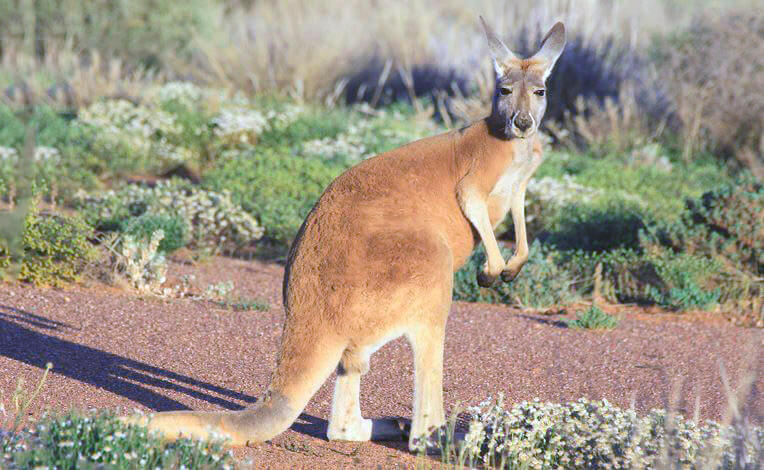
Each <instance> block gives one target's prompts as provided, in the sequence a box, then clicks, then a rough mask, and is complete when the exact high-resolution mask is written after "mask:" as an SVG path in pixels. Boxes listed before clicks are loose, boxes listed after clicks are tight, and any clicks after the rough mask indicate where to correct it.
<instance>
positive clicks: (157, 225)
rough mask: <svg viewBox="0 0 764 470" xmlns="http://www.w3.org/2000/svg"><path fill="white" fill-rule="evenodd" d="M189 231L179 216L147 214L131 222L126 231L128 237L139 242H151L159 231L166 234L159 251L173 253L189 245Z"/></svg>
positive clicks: (160, 243)
mask: <svg viewBox="0 0 764 470" xmlns="http://www.w3.org/2000/svg"><path fill="white" fill-rule="evenodd" d="M188 229H189V227H187V226H186V222H185V220H184V219H183V218H182V217H180V216H179V215H178V214H173V213H167V214H151V213H146V214H143V215H141V216H139V217H136V218H135V219H134V220H132V221H131V222H129V223H128V224H127V226H126V227H125V229H124V232H125V233H126V234H127V235H130V236H132V237H134V238H135V239H137V240H140V241H145V240H150V239H151V236H152V235H153V234H154V232H156V231H157V230H161V231H162V233H163V234H164V237H163V238H162V241H161V242H159V248H158V249H159V251H162V252H164V253H171V252H173V251H175V250H177V249H178V248H182V247H183V246H185V245H186V243H188Z"/></svg>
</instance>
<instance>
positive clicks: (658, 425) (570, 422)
mask: <svg viewBox="0 0 764 470" xmlns="http://www.w3.org/2000/svg"><path fill="white" fill-rule="evenodd" d="M469 412H470V414H471V418H470V425H469V432H468V433H467V434H466V436H465V439H464V441H463V442H459V443H456V442H454V440H453V438H452V436H453V430H454V429H453V428H454V427H455V425H454V424H450V425H449V428H448V429H447V431H446V433H445V434H442V435H441V436H442V437H441V439H440V441H439V442H437V447H438V448H439V449H440V450H441V458H442V459H443V462H445V463H450V464H456V466H458V467H461V466H466V467H468V468H475V467H486V468H502V469H505V468H506V469H525V468H541V469H552V468H587V469H604V468H704V469H707V468H708V469H710V468H713V469H729V468H741V469H742V468H760V466H761V459H762V455H761V448H762V445H764V429H762V428H761V427H759V426H752V425H749V424H747V421H744V420H740V421H738V422H736V423H735V424H734V425H733V426H725V425H721V424H718V423H716V422H713V421H707V422H706V423H705V424H700V423H696V422H693V421H689V420H686V419H684V418H682V417H681V416H678V415H674V414H670V413H667V412H666V411H665V410H658V409H656V410H652V411H650V413H649V414H647V415H646V416H643V417H640V416H637V413H636V412H635V411H634V410H633V409H630V410H624V409H621V408H618V407H616V406H613V405H611V404H610V403H609V402H608V401H607V400H602V401H589V400H586V399H580V400H578V401H576V402H570V403H561V404H556V403H542V402H540V401H538V400H534V401H532V402H522V403H518V404H515V405H514V406H512V407H511V408H510V407H507V408H505V405H504V399H503V397H502V396H501V395H500V396H499V398H498V400H496V401H493V400H490V399H489V400H487V401H485V402H483V403H481V404H479V405H478V406H475V407H472V408H470V409H469ZM452 423H454V422H453V421H452ZM422 442H424V441H422Z"/></svg>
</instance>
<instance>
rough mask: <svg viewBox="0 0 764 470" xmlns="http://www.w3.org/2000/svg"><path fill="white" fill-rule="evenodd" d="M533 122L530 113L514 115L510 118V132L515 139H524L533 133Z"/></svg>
mask: <svg viewBox="0 0 764 470" xmlns="http://www.w3.org/2000/svg"><path fill="white" fill-rule="evenodd" d="M534 124H535V121H534V120H533V116H531V115H530V113H516V114H515V115H514V117H512V130H513V132H514V134H515V135H516V136H517V137H520V138H523V139H524V138H526V137H528V136H530V135H531V134H532V133H533V130H534V127H535V126H534Z"/></svg>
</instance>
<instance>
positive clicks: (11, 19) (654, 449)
mask: <svg viewBox="0 0 764 470" xmlns="http://www.w3.org/2000/svg"><path fill="white" fill-rule="evenodd" d="M699 1H700V2H701V4H702V8H701V7H698V8H689V7H687V5H686V2H683V1H679V0H644V1H642V2H626V3H624V2H612V1H608V0H592V1H589V2H584V5H583V6H576V7H575V8H572V7H568V6H565V5H563V3H565V2H556V1H554V0H546V1H542V2H540V3H539V4H538V5H537V6H535V7H533V8H528V7H527V5H525V4H521V3H517V4H512V5H509V6H508V5H506V2H503V1H502V2H499V1H495V0H483V1H480V2H477V3H468V4H465V2H461V1H457V0H446V1H438V2H434V1H432V0H423V1H421V2H414V3H412V2H402V1H400V0H393V1H392V2H391V3H390V4H389V5H388V6H387V7H386V8H385V9H382V10H377V11H374V12H373V14H370V13H369V11H367V10H368V9H367V7H366V6H365V5H363V4H362V3H357V4H356V3H352V2H351V3H349V4H348V3H347V2H336V1H335V2H331V1H330V2H303V1H301V0H284V1H281V0H279V1H275V0H273V1H271V0H267V1H262V2H255V3H256V4H254V3H253V2H251V1H248V0H236V1H220V0H194V1H193V2H192V5H191V6H190V7H189V5H185V4H184V5H180V4H177V5H176V4H174V3H171V2H155V1H149V0H136V1H133V2H130V7H129V8H127V7H126V6H125V5H127V3H125V2H100V3H99V5H97V6H93V5H91V3H92V2H85V1H82V0H46V1H40V2H18V1H0V277H2V278H3V279H4V280H10V279H16V280H18V281H21V282H29V283H33V284H35V285H53V286H61V285H64V284H66V283H71V282H77V281H79V280H81V279H83V278H88V277H98V278H100V279H106V280H107V281H109V282H113V283H115V284H117V285H121V286H124V287H125V288H128V289H134V290H137V291H139V292H142V293H148V294H154V295H161V296H179V297H182V296H185V297H192V298H196V299H199V300H205V301H210V302H214V303H216V304H218V305H220V306H221V307H223V308H228V309H232V310H255V311H264V310H267V309H268V308H269V305H268V303H267V302H265V301H262V300H261V299H257V298H248V297H233V296H232V295H231V291H232V290H233V285H232V284H230V285H229V284H228V283H222V284H219V285H212V286H209V287H208V289H207V290H206V291H204V292H196V291H194V292H191V291H192V290H193V289H192V288H191V287H190V285H189V284H188V282H186V281H183V283H182V285H180V286H168V285H167V282H166V280H167V278H168V276H167V274H168V273H167V270H168V264H167V259H168V257H170V256H173V253H174V252H176V251H177V250H181V249H186V250H190V251H191V252H192V253H193V254H194V256H195V257H198V258H203V257H205V256H207V255H209V254H221V255H225V256H240V257H247V256H261V257H265V258H268V259H276V260H278V261H283V260H284V258H285V256H286V253H287V250H288V247H289V245H290V243H291V241H292V240H293V238H294V237H295V235H296V233H297V231H298V230H299V227H300V224H301V223H302V221H303V219H304V218H305V216H306V215H307V214H308V212H309V211H310V209H311V208H312V206H313V204H314V203H315V201H316V199H317V198H318V197H319V195H320V194H321V193H322V191H323V190H324V188H325V187H326V186H327V185H328V184H329V183H330V182H331V181H332V180H333V179H334V178H335V177H336V176H337V175H339V174H340V173H341V172H342V171H344V170H345V169H347V168H348V167H350V166H352V165H354V164H356V163H358V162H360V161H362V160H363V159H365V158H368V157H370V156H372V155H375V154H378V153H380V152H383V151H385V150H388V149H392V148H395V147H398V146H400V145H403V144H405V143H407V142H410V141H413V140H416V139H419V138H421V137H424V136H428V135H432V134H435V133H439V132H444V131H446V130H448V129H451V128H457V127H458V126H461V125H464V124H465V123H466V122H468V121H470V120H472V119H476V118H480V117H482V116H484V115H485V113H486V106H487V105H488V103H489V102H490V99H489V95H490V93H491V92H492V86H493V81H492V77H491V72H490V64H489V61H488V60H487V55H486V51H485V50H483V49H481V48H480V47H475V44H476V43H477V41H481V42H480V44H482V33H481V32H480V31H479V30H478V23H477V21H476V13H482V14H483V15H484V16H486V17H490V18H492V21H493V22H495V23H496V29H498V30H499V31H507V32H508V33H507V35H505V37H504V38H503V39H505V40H506V42H507V43H508V44H511V45H512V46H513V47H514V48H515V49H516V50H518V51H521V52H522V51H525V50H529V49H530V48H532V46H533V45H535V43H536V42H537V40H538V39H539V33H540V29H543V28H546V27H547V26H548V25H549V24H551V23H552V22H553V20H556V19H563V20H564V21H565V22H566V25H567V26H568V30H569V31H570V37H569V39H570V42H569V47H568V48H567V49H566V51H565V53H564V54H563V56H562V57H561V58H560V61H559V65H558V67H557V68H556V70H555V72H554V74H553V75H552V76H551V77H550V96H549V109H548V112H547V116H548V118H547V119H546V121H545V127H544V134H545V146H546V149H545V155H546V160H545V162H544V163H543V165H542V166H541V167H540V168H539V171H538V173H537V174H536V177H535V178H534V180H533V181H532V182H531V183H530V185H529V187H528V197H527V204H526V213H527V214H528V217H527V219H528V230H529V232H530V236H531V238H532V239H533V240H534V242H533V244H532V246H531V251H530V258H529V260H528V263H527V265H526V266H525V267H524V269H523V272H522V273H521V275H520V276H519V277H518V278H517V279H516V280H515V281H513V282H512V283H497V284H496V285H495V286H493V287H491V288H488V289H486V288H481V287H479V286H478V285H477V282H476V277H475V275H476V272H477V271H478V270H479V269H481V267H482V264H483V262H484V256H485V255H484V253H483V251H482V248H479V249H478V250H477V251H476V252H475V253H474V254H473V255H472V256H471V257H470V259H469V260H468V261H467V263H466V265H465V266H464V267H463V268H462V269H461V270H460V271H459V272H457V273H456V276H455V282H454V298H456V299H459V300H463V301H470V302H494V303H504V304H511V305H516V306H519V307H523V308H531V309H548V308H550V307H555V306H561V305H562V306H564V305H571V304H575V303H576V302H579V301H582V300H584V301H587V300H590V299H597V300H598V301H599V300H600V299H601V300H603V301H606V302H621V303H638V304H643V305H656V306H659V307H662V308H664V309H668V310H672V311H676V312H684V311H692V310H710V311H716V312H719V313H720V314H723V315H725V316H726V317H728V318H730V319H731V320H732V321H734V322H736V323H738V324H741V325H747V326H758V327H764V303H763V302H764V301H763V300H762V299H764V245H763V244H764V219H763V218H762V216H761V214H762V213H764V185H762V180H763V178H764V163H763V162H764V160H762V149H763V148H764V147H763V145H764V143H762V140H761V139H762V135H764V134H763V133H762V129H763V128H764V95H763V94H762V93H761V92H760V90H761V89H762V88H764V84H762V77H764V75H763V74H761V70H762V67H763V66H764V65H763V63H762V60H763V59H762V58H764V53H762V45H764V32H763V31H764V29H763V28H762V18H764V15H762V14H761V6H760V5H758V4H756V2H753V1H750V0H730V1H726V2H715V1H714V0H699ZM401 11H406V12H409V13H410V14H408V15H404V16H401V15H400V14H399V12H401ZM700 11H703V12H704V13H702V14H697V13H696V12H700ZM688 12H689V13H688ZM390 15H392V16H390ZM328 17H331V18H332V22H331V27H330V28H329V29H327V24H328V23H327V18H328ZM317 37H320V38H321V41H316V38H317ZM359 64H362V65H360V66H359ZM475 64H483V65H484V67H482V68H481V67H476V66H475ZM498 233H499V235H500V236H499V238H500V242H501V244H502V251H503V255H504V256H505V258H508V257H510V256H511V255H512V247H513V227H512V222H511V220H506V221H504V222H502V224H501V225H500V226H499V229H498ZM181 251H183V250H181ZM616 325H617V319H616V318H614V317H611V316H609V315H607V314H606V313H604V312H603V311H601V310H600V309H598V308H596V307H592V308H591V309H589V310H586V311H584V312H578V315H577V318H576V319H574V320H572V321H570V323H569V326H570V327H574V328H613V327H616ZM471 411H472V427H471V430H470V433H469V434H468V436H467V441H466V444H465V445H461V446H457V445H456V444H454V443H449V442H448V441H444V442H443V445H444V446H445V447H444V448H443V451H444V452H443V455H444V457H445V458H446V459H448V461H449V462H451V463H459V464H468V465H475V464H491V465H497V466H500V467H508V468H554V467H556V466H589V467H591V468H608V467H610V466H616V467H619V466H637V467H643V468H644V467H650V466H655V465H657V464H660V463H663V464H665V465H666V466H675V465H676V466H695V467H697V468H700V467H703V468H706V467H711V468H756V465H757V464H756V461H755V458H760V455H761V448H762V431H761V429H760V428H743V427H740V426H739V425H738V424H739V423H733V424H732V425H730V426H727V425H724V426H723V425H719V424H715V423H706V424H704V425H701V424H699V423H694V422H691V421H687V420H683V419H681V418H678V417H674V416H673V415H671V414H670V413H666V412H661V411H654V412H651V413H650V414H649V415H647V416H644V417H639V416H637V415H636V414H635V413H634V412H633V411H631V410H620V409H618V408H615V407H613V406H611V405H610V404H608V403H607V402H588V401H581V402H577V403H569V404H560V405H552V404H542V403H538V402H533V403H522V404H518V405H516V406H515V407H513V408H511V409H505V408H504V405H503V403H502V402H501V400H499V401H498V402H486V403H484V404H482V405H480V406H479V407H478V408H476V409H474V410H471ZM13 431H14V432H12V433H10V434H9V433H6V434H0V445H1V446H2V447H3V449H2V451H3V452H2V453H1V454H0V466H3V467H10V468H28V467H35V466H41V467H50V468H53V467H57V468H79V467H83V466H84V467H87V466H94V467H99V466H107V467H108V466H111V465H114V466H117V467H118V468H135V467H138V468H143V467H145V468H155V467H168V466H169V467H184V466H185V467H188V468H199V467H201V468H206V467H224V466H227V465H232V461H231V459H230V456H228V454H225V453H222V452H221V451H220V448H219V447H217V446H216V445H213V444H203V443H190V442H188V441H181V442H180V443H179V444H177V445H175V446H170V447H165V446H163V445H161V444H160V443H159V441H157V440H156V439H155V438H154V437H152V436H149V435H147V434H146V433H145V432H144V431H142V430H140V429H137V428H125V427H123V426H122V425H121V424H119V423H118V422H117V421H115V420H114V418H113V416H111V415H109V414H98V415H81V414H70V415H64V416H49V417H47V418H45V419H44V420H43V421H40V422H38V423H36V424H35V425H34V426H32V428H31V429H29V430H27V431H24V432H21V433H19V432H16V431H17V430H16V429H15V426H14V429H13ZM593 446H594V447H593ZM757 455H758V456H759V457H756V456H757ZM752 459H753V460H752ZM759 465H760V462H759Z"/></svg>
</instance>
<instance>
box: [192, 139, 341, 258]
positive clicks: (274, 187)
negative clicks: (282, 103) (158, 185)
mask: <svg viewBox="0 0 764 470" xmlns="http://www.w3.org/2000/svg"><path fill="white" fill-rule="evenodd" d="M343 169H344V167H343V166H341V165H337V164H332V163H329V162H323V161H320V160H318V159H311V158H300V157H298V156H295V155H293V154H290V152H289V150H288V149H286V148H283V147H278V148H275V149H270V148H266V149H260V148H257V149H254V150H249V151H242V152H237V153H235V154H233V155H232V156H231V157H230V158H229V159H227V160H225V161H223V162H222V164H220V165H219V166H217V167H216V168H214V169H212V170H211V171H210V172H209V173H207V174H206V175H205V178H204V185H205V186H206V187H208V188H210V189H214V190H218V191H220V190H227V191H230V192H231V199H232V201H234V202H235V203H237V204H240V205H241V207H243V208H244V210H246V211H247V212H248V213H249V214H252V215H253V216H254V217H256V218H257V219H258V220H259V221H260V223H261V224H262V226H263V227H264V229H265V236H266V237H267V238H269V239H270V240H272V241H275V242H276V243H278V244H279V245H280V246H281V247H283V248H286V247H288V245H289V244H290V243H291V241H292V239H293V238H294V236H295V235H296V234H297V230H298V229H299V228H300V225H302V222H303V220H304V219H305V217H306V216H307V215H308V212H310V209H311V208H312V207H313V205H314V204H315V203H316V201H317V200H318V198H319V197H320V196H321V194H322V193H323V191H324V189H325V188H326V187H327V186H328V185H329V183H331V182H332V180H334V178H335V177H337V175H339V174H340V173H341V172H342V170H343Z"/></svg>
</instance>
